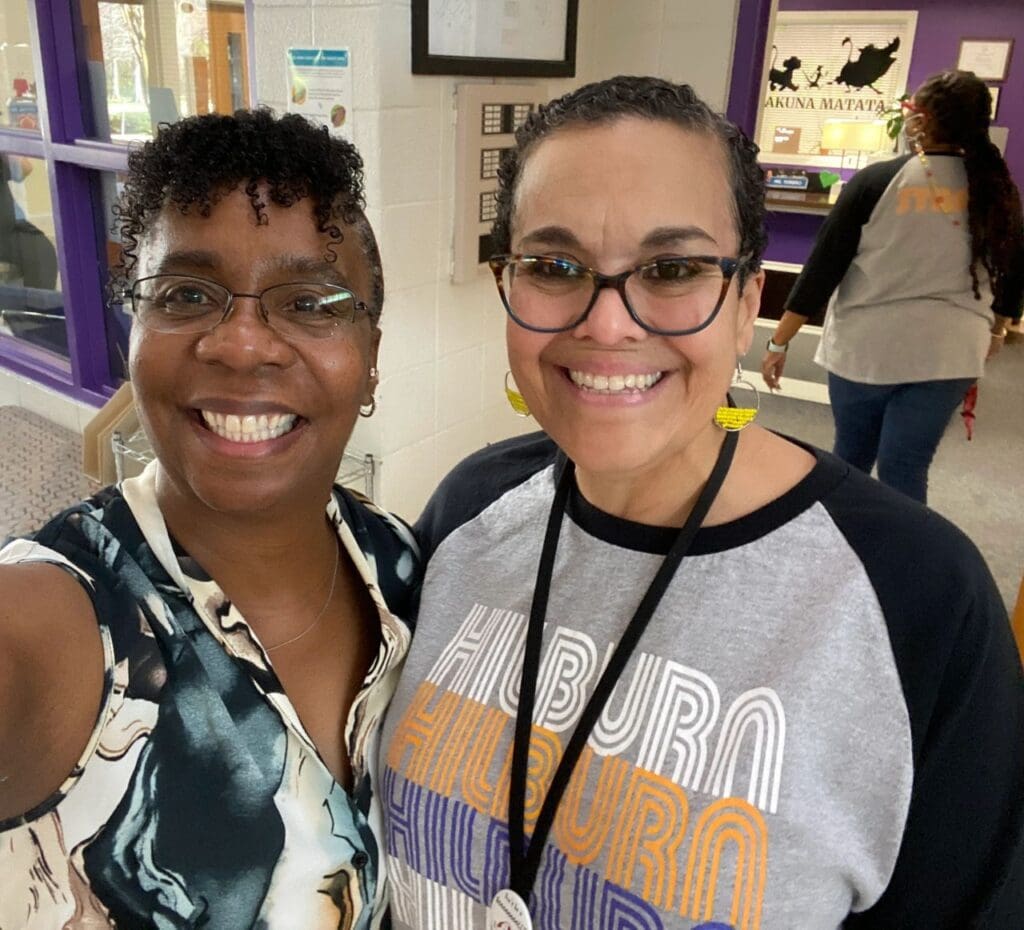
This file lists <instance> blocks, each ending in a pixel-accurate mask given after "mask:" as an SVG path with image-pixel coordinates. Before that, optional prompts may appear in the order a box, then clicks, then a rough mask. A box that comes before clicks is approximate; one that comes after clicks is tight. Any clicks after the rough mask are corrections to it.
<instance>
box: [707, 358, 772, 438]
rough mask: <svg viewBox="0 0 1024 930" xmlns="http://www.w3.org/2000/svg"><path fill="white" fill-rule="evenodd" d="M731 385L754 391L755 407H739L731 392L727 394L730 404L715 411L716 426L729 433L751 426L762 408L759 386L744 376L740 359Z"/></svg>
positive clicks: (731, 386) (726, 397)
mask: <svg viewBox="0 0 1024 930" xmlns="http://www.w3.org/2000/svg"><path fill="white" fill-rule="evenodd" d="M729 387H730V390H731V389H733V388H740V387H741V388H744V389H745V390H748V391H753V392H754V406H753V407H737V406H736V403H735V401H733V399H732V394H731V393H730V394H726V395H725V399H726V401H727V402H728V406H722V407H719V408H718V410H716V411H715V426H717V427H719V428H720V429H724V430H725V431H726V432H727V433H738V432H739V431H740V430H742V429H746V428H747V427H748V426H750V424H751V423H753V422H754V420H755V419H756V418H757V414H758V412H759V411H760V410H761V395H760V394H759V393H758V391H757V387H755V385H754V384H753V383H752V382H750V381H748V380H747V379H746V378H744V377H743V366H742V365H740V362H739V359H737V360H736V374H735V375H733V379H732V384H731V385H729Z"/></svg>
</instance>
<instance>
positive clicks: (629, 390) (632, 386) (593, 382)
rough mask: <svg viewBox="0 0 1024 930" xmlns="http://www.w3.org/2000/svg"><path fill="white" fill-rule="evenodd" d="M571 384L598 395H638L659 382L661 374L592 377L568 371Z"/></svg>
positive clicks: (582, 372)
mask: <svg viewBox="0 0 1024 930" xmlns="http://www.w3.org/2000/svg"><path fill="white" fill-rule="evenodd" d="M569 377H570V378H571V379H572V382H573V384H576V385H578V386H579V387H581V388H586V389H587V390H588V391H596V392H597V393H599V394H639V393H641V392H643V391H646V390H647V389H648V388H651V387H653V386H654V385H655V384H657V383H658V382H659V381H660V380H661V372H660V371H658V372H654V373H653V374H643V375H593V374H591V373H590V372H589V371H575V370H573V369H571V368H570V369H569Z"/></svg>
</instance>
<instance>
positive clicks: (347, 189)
mask: <svg viewBox="0 0 1024 930" xmlns="http://www.w3.org/2000/svg"><path fill="white" fill-rule="evenodd" d="M264 184H265V185H266V192H267V197H268V198H269V199H270V201H271V202H272V203H275V204H278V205H279V206H283V207H290V206H292V205H293V204H295V203H297V202H298V201H300V200H302V199H304V198H305V197H309V198H311V199H312V201H313V216H314V218H315V220H316V224H317V229H318V230H319V231H320V232H321V233H324V234H325V235H327V236H328V237H329V238H330V239H331V240H332V242H334V243H336V242H340V241H341V239H342V237H343V233H342V231H341V228H340V226H339V221H340V223H341V224H344V225H347V226H350V227H352V228H353V229H354V230H355V231H356V232H357V233H358V235H359V237H360V240H361V245H362V248H363V252H364V254H365V255H366V258H367V261H368V262H369V265H370V271H371V277H372V280H373V294H372V295H370V299H369V301H368V303H369V305H370V311H371V318H372V319H373V321H374V323H376V321H377V319H378V318H379V317H380V311H381V307H382V305H383V303H384V277H383V273H382V271H381V262H380V250H379V248H378V246H377V240H376V238H375V237H374V234H373V230H372V228H371V227H370V223H369V221H368V220H367V219H366V214H365V213H364V209H365V206H366V201H365V198H364V194H363V160H362V158H360V156H359V153H358V152H357V151H356V148H355V146H354V145H352V143H350V142H347V141H345V140H344V139H339V138H337V137H335V136H332V135H330V133H329V132H328V131H327V128H326V127H318V126H315V125H313V124H312V123H311V122H309V121H308V120H307V119H305V118H304V117H302V116H299V115H298V114H296V113H287V114H285V115H284V116H281V117H277V116H275V115H274V113H273V112H272V111H271V110H269V109H267V108H265V107H260V108H258V109H254V110H237V111H236V112H235V113H234V114H232V115H230V116H229V115H222V114H214V113H211V114H204V115H202V116H190V117H186V118H185V119H182V120H179V121H178V122H176V123H169V124H167V123H165V124H161V125H160V128H159V130H158V132H157V134H156V136H155V138H153V139H152V140H150V141H149V142H146V143H144V144H143V145H141V146H139V147H135V148H133V149H132V150H131V151H130V152H129V154H128V176H127V180H126V182H125V185H124V190H123V192H122V193H121V195H120V197H119V198H118V202H117V204H116V205H115V206H114V216H115V227H116V230H117V232H119V233H120V236H121V243H122V257H121V263H120V265H118V266H117V267H116V268H114V269H112V277H113V279H114V284H115V287H116V286H117V285H119V284H120V285H123V284H125V283H126V282H127V280H128V278H129V276H130V275H131V274H132V271H133V270H134V268H135V265H136V262H137V261H138V256H137V254H136V250H137V248H138V244H139V241H140V239H141V238H142V237H143V236H144V235H145V234H146V232H147V231H148V230H149V229H150V227H151V226H152V224H153V223H154V221H155V220H156V218H157V216H158V215H159V214H160V212H161V211H162V210H163V209H164V208H165V207H167V206H168V205H171V204H173V205H174V206H175V207H176V208H177V209H179V210H180V211H181V212H182V213H188V212H189V211H190V210H192V209H195V210H196V211H197V212H198V214H199V215H200V216H209V215H210V211H211V210H212V208H213V207H214V206H215V205H216V204H217V202H218V201H219V200H220V199H221V198H222V197H223V196H224V195H225V194H227V193H229V192H230V191H232V190H235V189H236V188H239V187H241V188H242V189H243V190H244V191H245V193H246V195H247V196H248V197H249V201H250V202H251V204H252V209H253V212H254V213H255V214H256V218H257V221H258V222H261V223H262V222H266V214H265V212H264V211H265V208H266V204H265V203H264V201H263V199H262V194H261V190H260V186H261V185H264ZM327 251H328V256H327V257H328V259H329V260H332V261H333V260H334V258H335V253H334V251H333V249H332V247H331V245H328V249H327Z"/></svg>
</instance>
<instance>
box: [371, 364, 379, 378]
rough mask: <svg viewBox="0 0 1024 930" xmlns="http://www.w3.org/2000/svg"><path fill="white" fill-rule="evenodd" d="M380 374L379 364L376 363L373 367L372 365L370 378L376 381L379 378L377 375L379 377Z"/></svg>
mask: <svg viewBox="0 0 1024 930" xmlns="http://www.w3.org/2000/svg"><path fill="white" fill-rule="evenodd" d="M379 375H380V372H379V371H378V370H377V366H376V365H374V366H373V367H372V368H371V369H370V380H371V381H374V380H376V378H377V377H378V376H379Z"/></svg>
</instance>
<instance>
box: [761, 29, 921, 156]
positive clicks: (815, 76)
mask: <svg viewBox="0 0 1024 930" xmlns="http://www.w3.org/2000/svg"><path fill="white" fill-rule="evenodd" d="M916 27H917V11H916V10H892V11H884V12H883V11H877V12H876V11H872V12H858V11H853V10H842V11H832V12H820V11H819V12H813V13H805V12H797V11H785V10H783V11H780V12H779V13H778V14H777V15H776V18H775V30H774V33H773V34H772V38H771V40H770V46H769V48H768V50H767V53H768V55H767V57H768V59H769V62H770V69H769V71H768V75H767V82H766V84H765V88H764V94H763V97H762V109H761V119H760V123H759V138H758V145H760V147H761V160H762V161H764V162H768V163H781V164H791V165H815V166H822V167H824V166H833V165H835V164H837V163H838V162H837V158H836V155H835V153H832V152H831V150H828V149H823V148H822V130H823V128H824V124H825V121H826V120H828V119H833V120H834V119H837V118H838V119H846V120H850V119H863V120H874V119H878V118H879V117H880V115H881V112H882V111H883V110H885V109H886V108H889V107H892V106H894V105H895V104H896V103H897V101H898V100H899V97H900V95H901V94H903V93H905V92H906V90H907V74H908V71H909V67H910V55H911V51H912V49H913V47H914V31H915V29H916Z"/></svg>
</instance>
